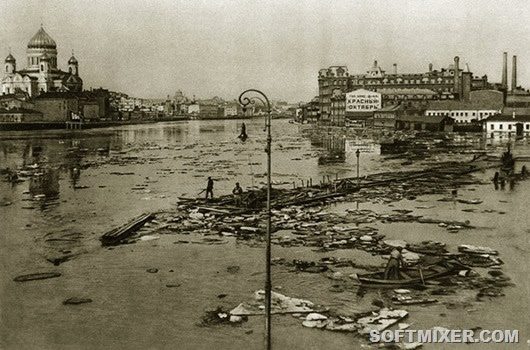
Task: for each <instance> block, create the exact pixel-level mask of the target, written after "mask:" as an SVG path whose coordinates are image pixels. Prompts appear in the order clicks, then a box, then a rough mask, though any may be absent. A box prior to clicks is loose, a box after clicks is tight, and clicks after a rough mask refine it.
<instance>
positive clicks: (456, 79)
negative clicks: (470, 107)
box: [453, 56, 461, 97]
mask: <svg viewBox="0 0 530 350" xmlns="http://www.w3.org/2000/svg"><path fill="white" fill-rule="evenodd" d="M459 63H460V57H458V56H455V66H454V70H455V72H454V85H453V93H454V94H455V96H458V97H460V95H461V94H460V77H459V72H460V66H459Z"/></svg>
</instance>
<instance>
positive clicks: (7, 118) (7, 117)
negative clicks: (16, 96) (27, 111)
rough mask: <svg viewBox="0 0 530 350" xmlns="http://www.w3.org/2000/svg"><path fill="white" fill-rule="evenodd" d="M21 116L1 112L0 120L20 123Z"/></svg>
mask: <svg viewBox="0 0 530 350" xmlns="http://www.w3.org/2000/svg"><path fill="white" fill-rule="evenodd" d="M21 121H22V116H21V115H20V114H1V115H0V122H3V123H20V122H21Z"/></svg>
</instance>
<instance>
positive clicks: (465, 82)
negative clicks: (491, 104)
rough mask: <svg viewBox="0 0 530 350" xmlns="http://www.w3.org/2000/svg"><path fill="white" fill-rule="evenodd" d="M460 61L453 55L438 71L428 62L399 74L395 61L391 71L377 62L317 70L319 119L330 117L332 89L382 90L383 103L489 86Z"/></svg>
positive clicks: (443, 96) (456, 94) (447, 95)
mask: <svg viewBox="0 0 530 350" xmlns="http://www.w3.org/2000/svg"><path fill="white" fill-rule="evenodd" d="M459 64H460V59H459V57H455V59H454V64H451V65H449V67H447V68H442V69H441V70H433V67H432V64H429V70H428V71H427V72H425V73H398V72H397V65H396V64H394V67H393V71H392V73H387V72H386V71H384V70H383V69H382V68H381V67H380V66H379V65H378V63H377V61H374V65H373V66H372V67H371V68H370V69H369V70H368V71H366V73H363V74H355V75H352V74H349V73H348V68H347V67H346V66H331V67H329V68H325V69H321V70H319V72H318V88H319V103H320V113H321V119H322V120H324V121H326V120H328V119H330V117H331V98H332V96H333V94H334V92H335V91H340V92H342V93H346V92H349V91H353V90H359V89H365V90H370V91H377V92H381V93H382V94H383V95H384V97H383V100H384V101H386V103H384V105H385V106H386V105H389V104H397V103H400V102H403V101H407V102H410V100H418V101H424V100H434V99H453V98H463V97H464V96H466V94H469V92H470V91H472V90H481V89H487V88H488V87H489V84H488V78H487V76H486V75H484V76H482V77H479V76H473V74H472V73H471V72H469V71H463V70H462V69H460V65H459ZM455 77H456V79H455ZM411 96H412V97H411ZM414 108H417V107H416V106H414Z"/></svg>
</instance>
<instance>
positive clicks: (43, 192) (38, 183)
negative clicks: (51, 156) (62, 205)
mask: <svg viewBox="0 0 530 350" xmlns="http://www.w3.org/2000/svg"><path fill="white" fill-rule="evenodd" d="M29 192H30V193H31V194H32V195H33V197H37V198H38V197H46V198H47V199H55V198H57V197H59V192H60V191H59V171H58V170H57V169H50V168H49V169H42V170H41V171H39V172H36V173H34V174H33V176H31V178H30V182H29Z"/></svg>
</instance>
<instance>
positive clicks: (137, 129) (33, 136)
mask: <svg viewBox="0 0 530 350" xmlns="http://www.w3.org/2000/svg"><path fill="white" fill-rule="evenodd" d="M245 123H246V124H247V132H248V134H249V139H248V140H247V141H246V142H244V143H242V142H240V141H238V140H237V135H238V131H239V127H240V124H241V121H235V120H226V121H189V122H175V123H160V124H150V125H137V126H123V127H114V128H106V129H93V130H83V131H75V132H71V131H65V130H61V131H44V132H2V133H0V169H6V168H10V169H25V170H24V171H26V172H27V173H28V174H27V175H28V176H27V177H21V180H24V181H20V182H18V183H16V184H11V183H8V182H6V181H2V182H0V205H1V206H0V222H1V227H0V247H1V248H0V249H1V256H0V270H1V274H0V348H2V349H212V348H217V349H254V348H262V347H263V333H264V327H263V319H262V318H260V317H250V319H249V321H248V322H245V323H242V324H240V325H234V326H232V325H220V326H211V327H201V326H199V325H198V324H199V323H200V320H201V317H202V316H203V315H204V312H205V311H206V310H209V309H215V308H216V307H217V306H224V307H226V308H231V307H235V306H236V305H238V304H239V303H240V302H242V301H246V300H248V299H249V298H252V295H253V293H254V291H256V290H258V289H262V288H263V281H264V271H265V268H264V261H265V256H264V246H263V245H262V244H259V243H257V244H253V245H252V244H242V243H241V242H238V241H236V240H235V238H232V237H227V238H224V239H223V242H222V244H215V245H207V244H193V242H200V237H199V234H188V235H181V234H178V233H175V234H164V235H157V236H156V237H151V238H153V239H151V240H147V239H146V240H139V241H137V242H135V243H133V244H126V245H120V246H116V247H113V248H104V247H101V243H100V241H99V237H100V236H101V235H102V234H103V233H105V232H107V231H109V230H110V229H113V228H115V227H117V226H119V225H121V224H123V223H125V222H127V221H128V220H130V219H131V218H133V217H135V216H137V215H139V214H142V213H144V212H149V211H152V212H155V211H161V210H171V209H174V208H175V207H176V205H177V203H178V197H191V198H195V197H197V196H199V192H201V190H202V189H204V188H205V186H206V179H207V177H208V176H212V177H213V178H214V180H215V188H214V195H223V194H228V193H230V192H231V190H232V188H233V187H234V184H235V182H236V181H237V182H239V183H240V184H241V186H242V187H243V188H251V187H259V186H263V185H264V183H265V181H266V176H265V175H266V174H265V171H266V167H265V161H266V155H265V153H264V147H265V133H264V131H263V127H264V122H263V121H262V120H251V121H245ZM272 129H273V164H272V168H273V176H272V178H273V183H274V186H283V187H287V188H288V187H291V188H292V187H293V183H294V185H295V186H301V184H302V181H304V183H305V182H306V181H308V180H309V179H311V181H312V182H313V184H317V183H318V182H319V181H322V179H324V180H326V179H328V178H331V179H333V178H335V177H352V176H355V175H356V172H357V169H356V157H355V150H356V149H357V148H361V150H362V152H361V155H360V169H359V170H360V173H361V176H362V175H366V174H371V173H378V172H383V171H393V170H407V169H408V168H414V167H421V166H422V165H423V163H422V161H417V162H412V164H410V163H404V162H403V159H387V158H385V157H384V156H382V155H380V154H379V146H378V145H377V144H376V143H373V142H369V141H368V140H367V139H362V138H361V139H349V140H347V142H346V151H347V154H346V161H345V162H344V163H342V164H335V165H319V164H318V155H319V154H320V152H321V149H320V148H319V146H317V145H315V142H313V143H312V142H311V140H310V139H308V138H306V137H304V136H303V135H302V133H301V131H300V126H298V125H295V124H290V123H288V122H287V121H286V120H275V121H273V128H272ZM313 141H314V140H313ZM476 147H477V148H479V149H480V150H486V151H489V152H491V153H492V154H499V152H501V149H502V143H501V142H498V143H494V144H490V143H487V142H477V145H476ZM514 153H515V155H516V156H517V155H523V156H529V155H530V145H529V144H528V143H527V141H526V140H523V141H518V142H517V143H516V144H515V146H514ZM465 158H469V160H470V159H471V158H472V155H471V154H459V155H451V154H436V155H433V156H432V157H431V158H430V159H429V162H430V164H432V163H433V162H436V161H437V160H439V161H443V160H447V159H455V160H465ZM527 159H528V158H527ZM527 163H528V162H527ZM523 164H525V163H523V162H518V163H517V164H516V167H517V169H520V167H521V166H522V165H523ZM526 165H527V167H528V166H530V164H526ZM36 172H38V173H39V174H38V176H35V173H36ZM493 172H494V170H493V169H491V170H488V171H485V172H483V173H479V174H476V175H475V176H476V177H477V178H478V179H481V180H483V181H482V183H481V184H471V185H468V186H466V187H463V188H460V189H459V191H458V196H459V198H463V199H470V200H471V199H480V200H481V201H482V203H481V204H480V205H472V204H463V203H455V202H447V201H439V199H440V198H442V196H441V195H428V196H419V197H417V198H411V199H404V200H401V201H399V202H394V203H384V202H361V203H348V202H344V203H338V204H332V205H330V206H328V208H327V209H326V210H328V211H329V212H343V211H345V210H347V209H355V208H356V207H359V208H360V209H369V210H373V211H375V212H378V213H391V212H392V211H393V210H395V209H410V210H412V212H413V213H414V214H417V215H425V216H428V217H431V218H439V219H443V220H458V221H466V220H469V221H470V222H471V224H473V225H474V226H476V228H475V229H472V230H463V231H459V232H456V233H450V232H448V231H447V230H446V229H444V228H442V227H439V226H437V225H426V224H421V223H418V222H410V223H391V224H390V223H374V224H373V225H374V226H376V227H377V228H378V229H379V231H380V233H382V234H384V235H385V236H386V238H387V239H403V240H406V241H407V242H421V241H425V240H435V241H441V242H444V243H446V244H447V247H448V249H449V250H450V251H453V252H454V251H456V247H457V246H458V245H460V244H473V245H479V246H487V247H490V248H493V249H495V250H498V251H499V256H500V257H501V259H502V260H503V261H504V265H503V266H502V270H503V271H504V273H505V274H506V275H507V276H509V277H510V278H511V280H512V282H514V283H515V286H513V287H507V288H505V289H504V290H503V292H504V294H505V296H502V297H497V298H491V299H483V300H482V301H478V300H477V299H476V291H473V290H462V291H459V292H458V293H457V295H454V296H451V297H452V299H451V302H449V301H446V302H443V297H441V299H442V302H440V303H437V304H433V305H428V306H408V307H406V309H407V310H408V311H409V312H410V314H409V317H408V319H407V321H406V322H407V323H409V324H411V328H413V329H429V328H432V327H434V326H440V327H446V328H449V329H460V328H464V329H466V328H467V329H470V328H475V327H481V328H482V329H492V330H493V329H518V330H519V338H520V339H519V341H520V344H514V345H506V344H504V345H485V344H477V345H454V344H453V345H443V346H439V345H425V346H424V348H427V349H431V348H432V349H453V348H454V349H460V348H462V349H468V348H476V349H489V348H494V349H508V348H509V349H512V348H513V349H519V348H521V349H527V348H528V345H527V339H529V338H530V324H529V321H528V319H529V318H528V314H529V312H530V307H529V300H530V298H529V297H528V296H529V295H530V282H529V272H530V268H529V265H530V264H529V263H528V261H529V258H530V241H529V237H530V219H529V215H528V214H529V205H530V199H529V198H530V182H521V183H518V184H516V185H515V187H514V188H512V189H509V188H508V187H507V188H506V189H504V190H500V189H499V190H495V189H494V187H493V184H491V183H490V182H489V179H490V178H492V177H493ZM200 195H201V196H202V194H200ZM473 209H475V210H473ZM183 240H186V241H188V242H191V243H188V244H182V241H183ZM179 242H180V243H179ZM65 256H67V257H68V260H67V261H64V262H62V263H61V264H58V265H57V266H55V265H54V264H53V262H56V263H57V262H58V261H57V259H59V258H60V257H65ZM328 256H335V257H344V258H347V259H351V260H353V261H355V262H356V263H359V264H375V265H377V264H383V263H384V260H382V259H381V258H380V257H378V256H372V255H371V254H368V253H366V252H364V251H360V250H353V249H349V250H348V249H338V250H334V251H329V252H319V251H315V250H314V249H312V248H310V247H280V246H277V245H274V246H273V258H285V259H286V260H288V261H289V260H293V259H303V260H320V259H321V258H323V257H328ZM230 266H239V270H238V271H237V272H236V273H233V271H232V270H230V269H228V270H227V268H228V267H230ZM148 269H157V270H158V272H157V273H148V272H147V271H146V270H148ZM49 271H57V272H59V273H61V276H60V277H58V278H52V279H46V280H40V281H30V282H25V283H17V282H14V281H13V278H15V277H16V276H19V275H23V274H29V273H35V272H49ZM477 271H479V272H480V273H485V272H486V271H487V269H477ZM333 284H334V281H333V280H331V279H329V278H326V277H325V276H324V275H322V274H308V273H295V272H292V271H289V270H288V269H286V268H285V267H283V266H274V267H273V286H274V288H276V290H277V291H279V292H281V293H282V294H285V295H288V296H292V297H297V298H303V299H308V300H311V301H313V302H315V303H316V304H321V305H326V306H328V307H330V308H332V309H334V310H340V311H341V312H342V313H344V314H352V313H354V312H356V311H363V310H367V309H370V307H371V302H372V301H373V300H374V299H376V298H378V293H379V292H378V291H377V290H368V291H364V292H363V293H359V290H358V288H351V289H347V290H341V291H333V288H332V287H333ZM223 294H226V296H225V297H222V298H219V296H220V295H223ZM70 297H83V298H90V299H92V302H91V303H88V304H83V305H63V304H62V303H63V301H64V300H65V299H68V298H70ZM273 345H274V347H275V348H277V349H359V348H361V347H363V346H366V345H367V341H366V340H365V339H362V338H360V337H358V336H354V335H353V333H341V332H330V331H323V330H318V329H310V328H304V327H302V325H301V321H300V320H298V319H296V318H293V317H291V316H288V315H276V316H274V317H273Z"/></svg>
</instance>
